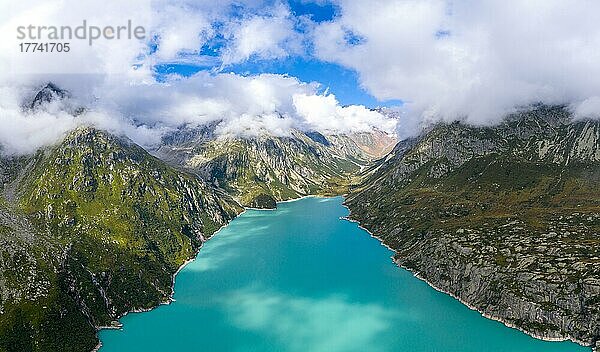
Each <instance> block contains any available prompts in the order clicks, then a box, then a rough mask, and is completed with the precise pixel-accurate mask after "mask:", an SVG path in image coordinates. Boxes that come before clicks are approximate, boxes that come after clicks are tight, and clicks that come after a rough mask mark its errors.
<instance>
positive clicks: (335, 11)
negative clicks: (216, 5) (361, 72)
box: [155, 0, 402, 108]
mask: <svg viewBox="0 0 600 352" xmlns="http://www.w3.org/2000/svg"><path fill="white" fill-rule="evenodd" d="M287 5H288V6H289V9H290V11H291V13H292V14H293V15H294V16H296V17H300V16H306V17H308V18H310V20H311V21H313V22H315V23H322V22H326V21H332V20H334V19H335V18H336V16H338V15H339V11H340V9H339V8H338V7H337V6H336V5H333V4H332V3H328V2H323V3H313V2H306V1H301V0H293V1H290V2H288V4H287ZM233 12H234V13H233V14H232V16H233V17H236V16H244V14H236V13H235V9H234V10H233ZM296 30H297V31H299V32H302V31H303V28H302V26H298V28H296ZM349 35H350V36H351V38H349V40H353V41H359V40H360V38H357V37H355V36H353V35H352V34H351V33H350V34H349ZM224 45H225V43H224V39H223V38H222V37H219V36H218V37H217V38H214V39H212V40H211V41H209V43H208V44H206V45H204V46H203V47H202V48H201V50H200V53H199V55H198V56H199V57H202V60H197V59H198V58H197V57H196V58H193V59H196V60H194V61H197V62H202V64H199V63H197V62H196V63H194V64H189V63H175V64H161V65H158V66H156V67H155V71H156V73H157V79H158V80H162V79H163V78H164V75H165V74H170V73H176V74H179V75H182V76H191V75H193V74H195V73H197V72H199V71H204V70H209V71H215V72H216V71H220V72H232V73H236V74H240V75H255V74H261V73H276V74H287V75H289V76H293V77H296V78H298V79H299V80H300V81H302V82H307V83H308V82H318V83H320V85H321V93H323V92H325V91H328V92H329V93H332V94H334V95H335V96H336V98H337V100H338V101H339V102H340V104H341V105H353V104H359V105H365V106H367V107H370V108H374V107H381V106H388V107H389V106H398V105H401V104H402V103H401V101H399V100H389V101H379V100H377V99H376V98H375V97H374V96H372V95H371V94H369V92H368V91H367V90H365V89H364V88H363V87H361V85H360V82H359V76H358V73H357V72H356V71H354V70H352V69H349V68H346V67H343V66H341V65H338V64H336V63H330V62H324V61H321V60H318V59H315V58H314V57H312V56H311V55H309V54H305V53H303V54H292V55H291V56H288V57H285V58H278V59H267V60H266V59H260V58H256V57H251V58H250V59H249V60H246V61H244V62H242V63H237V64H234V65H228V66H225V67H221V62H220V61H219V55H220V50H221V49H222V48H223V47H224ZM188 59H189V57H188Z"/></svg>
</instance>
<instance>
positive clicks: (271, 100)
mask: <svg viewBox="0 0 600 352" xmlns="http://www.w3.org/2000/svg"><path fill="white" fill-rule="evenodd" d="M311 2H313V3H315V4H317V5H322V4H323V3H333V4H334V5H335V6H334V8H335V9H336V13H335V14H334V15H333V16H332V17H331V19H330V20H325V21H320V22H317V21H313V19H312V17H311V16H310V15H306V14H304V15H302V14H301V15H298V14H297V13H296V12H295V11H294V10H293V6H292V5H290V4H289V3H286V2H284V1H261V0H242V1H240V0H237V1H191V0H175V1H166V0H154V1H147V0H135V1H128V2H126V3H122V2H100V1H96V0H85V1H75V0H63V1H41V0H26V1H20V2H18V3H13V2H12V1H9V0H0V8H3V9H5V8H6V9H8V8H10V9H11V11H3V12H2V14H0V36H1V38H0V39H1V40H0V64H1V65H3V67H7V68H8V69H5V70H2V71H1V72H0V92H1V95H0V130H1V131H0V144H2V145H3V151H4V153H8V152H10V153H26V152H31V151H32V150H35V149H36V148H37V147H39V146H42V145H46V144H48V143H51V142H52V141H53V140H56V138H60V135H62V134H64V132H65V131H66V130H68V129H70V128H72V127H73V126H76V125H78V124H82V123H91V124H95V125H97V126H99V127H101V128H106V129H109V130H111V131H114V132H118V133H124V134H127V135H128V136H130V137H131V138H132V139H134V141H136V142H138V143H141V144H143V145H151V144H153V143H156V142H157V141H158V140H160V136H161V135H162V134H164V133H166V132H168V131H170V130H172V129H173V128H176V127H177V126H180V125H182V124H192V125H193V124H196V125H198V124H203V123H207V122H213V121H222V122H221V124H220V125H219V127H218V132H219V133H221V134H225V135H248V136H251V135H256V134H260V133H264V132H268V133H273V134H276V135H285V134H287V133H289V131H290V129H291V128H300V129H316V130H320V131H323V132H326V133H349V132H354V131H363V130H365V129H369V128H372V127H376V128H379V129H382V130H385V131H390V130H393V129H394V128H396V124H397V125H398V126H397V131H398V133H399V134H400V136H401V137H405V136H408V135H411V134H414V133H417V132H418V131H419V130H420V128H422V127H423V125H427V124H430V123H433V122H436V121H440V120H445V121H451V120H456V119H460V120H464V121H467V122H469V123H474V124H493V123H497V122H498V121H499V120H500V119H501V118H502V117H503V115H505V114H506V113H507V112H511V111H513V110H514V109H515V108H518V107H521V106H525V105H528V104H531V103H537V102H542V103H546V104H568V105H570V106H571V108H572V110H573V112H574V114H575V116H576V117H581V118H583V117H592V118H598V117H600V50H598V48H600V27H599V26H598V25H597V15H596V14H597V13H600V3H599V2H597V1H593V0H574V1H564V0H532V1H526V2H524V1H517V0H508V1H506V0H502V1H501V0H485V1H477V0H458V1H457V0H453V1H450V0H374V1H366V0H364V1H358V0H332V1H331V2H329V1H322V0H319V1H310V0H306V1H302V3H311ZM82 19H86V20H87V21H88V22H89V23H97V24H100V25H109V24H114V25H118V24H122V23H125V22H126V21H127V20H131V21H132V22H134V23H135V24H136V25H138V24H139V25H143V26H144V27H145V28H146V31H147V33H148V36H147V39H146V40H144V41H98V42H97V43H95V44H94V46H92V47H89V46H88V44H87V42H85V41H83V42H82V43H74V45H73V49H72V52H71V53H69V55H56V54H54V55H52V54H49V53H36V54H24V53H19V52H17V51H16V48H17V44H18V43H17V42H16V41H15V35H14V34H16V33H15V28H16V26H18V25H27V24H29V23H33V24H37V25H44V24H48V25H52V24H60V25H64V24H70V25H78V24H80V23H81V20H82ZM297 57H302V58H309V59H317V60H321V61H324V62H330V63H336V64H339V65H341V66H343V67H346V68H349V69H351V70H354V71H356V72H357V73H358V77H359V81H360V84H361V86H362V87H363V88H364V89H365V90H366V91H368V92H369V93H370V94H372V95H373V96H374V97H376V98H378V99H380V100H388V99H398V100H401V101H403V102H404V105H403V107H402V109H403V111H402V113H401V114H398V116H399V118H398V121H396V120H390V119H389V118H387V117H386V116H383V115H381V114H380V113H378V112H374V111H371V110H369V109H366V108H364V107H361V106H345V107H343V106H341V105H340V104H339V103H338V101H337V100H336V98H335V96H334V95H328V94H326V93H325V94H323V93H319V92H320V89H319V87H318V83H310V82H300V81H299V80H298V79H296V78H294V77H288V76H286V75H275V74H261V75H254V76H246V75H236V74H229V73H225V72H226V71H227V69H228V68H229V67H231V66H232V65H235V64H238V63H244V62H248V61H250V62H269V61H273V60H287V59H289V58H297ZM172 63H185V64H195V65H200V66H202V67H205V70H204V71H201V72H199V73H198V74H196V75H194V76H192V77H189V78H184V77H179V76H176V75H174V76H170V77H166V78H165V79H164V80H163V81H160V82H157V79H156V75H155V71H154V69H155V67H156V65H161V64H172ZM48 81H53V82H56V83H58V84H59V85H60V86H62V87H64V88H66V89H68V90H70V91H71V92H72V93H73V95H74V97H75V98H77V99H78V100H79V101H80V102H81V103H82V104H84V105H85V106H87V107H89V109H88V111H87V112H86V114H85V115H83V116H80V117H78V118H73V117H72V116H70V115H66V114H64V113H61V112H60V111H57V110H56V109H54V110H52V109H46V110H44V111H42V112H37V113H35V114H23V112H22V111H21V110H22V109H20V108H19V105H20V101H21V100H22V99H23V97H26V96H27V94H31V93H30V92H31V91H32V89H34V88H35V87H37V86H39V85H40V84H43V83H45V82H48Z"/></svg>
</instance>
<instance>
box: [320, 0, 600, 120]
mask: <svg viewBox="0 0 600 352" xmlns="http://www.w3.org/2000/svg"><path fill="white" fill-rule="evenodd" d="M336 2H337V3H338V4H339V5H340V8H341V14H340V15H339V16H338V17H337V18H335V19H334V20H333V21H330V22H326V23H322V24H319V25H316V26H315V28H314V31H313V40H314V45H315V55H316V56H317V57H319V58H321V59H323V60H326V61H331V62H337V63H339V64H341V65H344V66H346V67H350V68H353V69H355V70H356V71H357V72H358V73H359V75H360V81H361V84H362V85H363V86H364V87H365V88H366V89H367V90H368V91H369V92H371V93H372V94H374V95H375V96H376V97H378V98H380V99H402V100H403V101H404V102H406V105H405V107H406V108H407V109H408V111H409V114H408V115H407V119H409V120H408V121H404V122H405V124H412V125H418V124H421V123H423V122H426V123H427V122H428V121H436V120H440V119H444V120H455V119H464V120H466V121H468V122H472V123H477V124H489V123H495V122H497V121H498V120H499V119H501V117H502V116H503V115H504V114H505V113H507V112H510V111H512V110H513V109H514V108H515V107H519V106H522V105H527V104H531V103H536V102H543V103H547V104H572V106H573V109H574V111H575V112H576V113H577V114H585V115H589V116H597V115H598V111H599V110H598V108H600V105H599V104H598V99H599V96H600V50H598V48H600V27H599V26H598V25H597V24H598V15H597V14H598V13H600V2H597V1H593V0H575V1H563V0H534V1H518V0H509V1H506V0H485V1H479V0H459V1H443V0H376V1H353V0H339V1H336ZM349 38H351V39H354V40H349Z"/></svg>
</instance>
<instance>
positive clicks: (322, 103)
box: [293, 94, 396, 133]
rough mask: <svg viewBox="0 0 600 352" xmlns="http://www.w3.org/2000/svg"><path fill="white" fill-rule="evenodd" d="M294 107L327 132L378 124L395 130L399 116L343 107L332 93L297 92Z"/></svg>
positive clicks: (302, 115) (361, 128)
mask: <svg viewBox="0 0 600 352" xmlns="http://www.w3.org/2000/svg"><path fill="white" fill-rule="evenodd" d="M293 101H294V107H295V109H296V112H297V113H298V115H300V116H301V117H302V118H303V119H304V121H305V122H306V124H307V125H308V126H310V127H312V128H314V129H316V130H318V131H322V132H328V133H352V132H366V131H370V130H372V129H373V128H378V129H380V130H382V131H384V132H388V133H393V131H394V128H395V127H396V120H393V119H390V118H387V117H386V116H383V115H382V114H381V113H379V112H376V111H372V110H369V109H367V108H365V107H364V106H360V105H351V106H346V107H342V106H340V104H339V103H338V101H337V100H336V99H335V96H334V95H333V94H329V95H316V94H311V95H307V94H295V95H294V96H293Z"/></svg>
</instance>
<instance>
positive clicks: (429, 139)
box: [347, 106, 600, 345]
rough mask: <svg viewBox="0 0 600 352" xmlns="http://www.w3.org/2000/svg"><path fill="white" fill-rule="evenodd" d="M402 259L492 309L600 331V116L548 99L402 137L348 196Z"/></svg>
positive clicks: (549, 326) (528, 322)
mask: <svg viewBox="0 0 600 352" xmlns="http://www.w3.org/2000/svg"><path fill="white" fill-rule="evenodd" d="M347 204H348V206H349V208H350V209H351V212H352V215H351V216H352V218H353V219H356V220H358V221H359V222H360V223H361V224H362V225H363V226H365V227H366V228H367V229H369V230H370V231H371V232H373V233H374V234H375V235H376V236H378V237H379V238H380V239H381V240H382V241H383V242H384V243H386V244H387V245H389V246H390V247H391V248H393V249H394V250H395V251H396V254H395V256H394V260H395V261H396V262H397V263H398V264H399V265H401V266H403V267H406V268H408V269H410V270H411V271H413V272H415V274H417V275H418V276H419V277H421V278H423V279H425V280H426V281H428V282H430V283H431V284H432V285H433V286H435V287H437V288H439V289H441V290H443V291H445V292H448V293H450V294H452V295H453V296H455V297H457V298H459V299H460V300H461V301H463V302H465V303H466V304H468V305H470V306H472V307H474V308H475V309H477V310H479V311H481V312H482V313H483V314H485V315H486V316H488V317H492V318H494V319H497V320H501V321H503V322H505V323H506V324H507V325H510V326H514V327H517V328H519V329H522V330H524V331H526V332H528V333H530V334H532V335H534V336H537V337H540V338H545V339H572V340H575V341H578V342H580V343H582V344H585V345H595V344H597V343H598V340H600V123H599V122H598V121H572V120H571V119H570V116H569V113H568V111H567V110H566V109H565V108H563V107H545V106H539V107H536V108H534V109H532V110H530V111H525V112H521V113H518V114H514V115H511V116H509V117H507V119H506V121H505V122H504V123H502V124H501V125H499V126H495V127H472V126H467V125H464V124H462V123H453V124H441V125H437V126H434V127H433V128H432V129H430V130H429V131H428V132H427V133H424V134H423V135H422V136H420V137H418V138H415V139H412V140H407V141H403V142H401V143H399V144H398V145H397V146H396V147H395V149H394V151H393V152H392V153H391V154H390V155H389V156H388V157H387V158H386V159H384V160H382V161H381V162H380V163H379V164H378V165H376V166H374V167H372V168H370V169H369V170H367V171H366V179H365V181H364V182H363V183H362V185H360V186H358V187H356V188H355V189H353V190H352V192H351V194H350V195H349V197H348V199H347Z"/></svg>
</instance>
